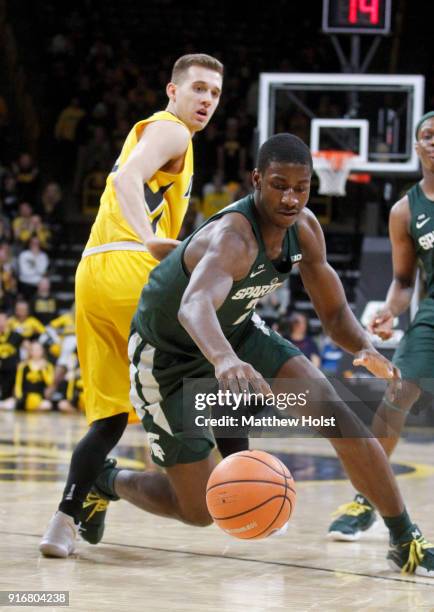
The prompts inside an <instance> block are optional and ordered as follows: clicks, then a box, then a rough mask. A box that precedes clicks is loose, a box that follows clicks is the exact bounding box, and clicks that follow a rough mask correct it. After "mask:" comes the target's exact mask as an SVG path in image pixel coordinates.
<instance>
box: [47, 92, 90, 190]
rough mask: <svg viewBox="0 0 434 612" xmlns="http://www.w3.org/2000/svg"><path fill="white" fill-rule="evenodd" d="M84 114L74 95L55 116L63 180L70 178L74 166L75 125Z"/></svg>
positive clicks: (55, 129)
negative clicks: (57, 115)
mask: <svg viewBox="0 0 434 612" xmlns="http://www.w3.org/2000/svg"><path fill="white" fill-rule="evenodd" d="M85 115H86V111H85V110H84V109H83V108H82V107H81V105H80V100H79V98H78V97H77V96H75V97H74V98H72V99H71V101H70V102H69V104H68V106H66V107H65V108H64V109H63V110H62V111H61V112H60V114H59V117H58V118H57V122H56V126H55V128H54V135H55V137H56V140H57V142H58V143H59V159H60V161H61V164H62V175H63V177H64V179H65V180H67V179H69V178H70V176H71V173H72V170H73V168H74V164H75V157H76V152H77V141H76V132H77V126H78V124H79V122H80V120H81V119H82V118H83V117H84V116H85Z"/></svg>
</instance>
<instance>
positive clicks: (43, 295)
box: [31, 276, 58, 325]
mask: <svg viewBox="0 0 434 612" xmlns="http://www.w3.org/2000/svg"><path fill="white" fill-rule="evenodd" d="M31 312H32V315H33V316H34V317H36V318H37V319H38V320H39V321H41V323H42V324H43V325H48V323H49V322H50V321H51V320H52V319H55V318H56V317H57V314H58V306H57V299H56V297H55V296H54V295H53V294H52V292H51V283H50V279H49V278H48V277H47V276H44V277H43V278H41V280H40V281H39V284H38V289H37V291H36V293H35V295H34V296H33V299H32V302H31Z"/></svg>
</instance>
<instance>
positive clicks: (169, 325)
mask: <svg viewBox="0 0 434 612" xmlns="http://www.w3.org/2000/svg"><path fill="white" fill-rule="evenodd" d="M231 213H241V214H242V215H244V216H245V217H246V218H247V219H248V221H249V222H250V224H251V226H252V230H253V233H254V235H255V238H256V241H257V244H258V254H257V257H256V259H255V261H254V263H253V265H252V266H251V268H250V270H249V272H248V274H247V275H246V276H245V277H244V278H243V279H241V280H239V281H236V282H234V283H233V285H232V288H231V290H230V292H229V295H228V296H227V298H226V300H225V301H224V303H223V304H222V306H221V307H220V308H219V310H218V311H217V317H218V320H219V323H220V325H221V328H222V330H223V333H224V335H225V337H226V338H227V339H228V340H229V342H230V343H231V345H232V346H233V347H234V348H236V347H237V346H238V344H239V342H240V341H241V340H242V338H243V336H244V334H245V332H246V330H247V329H248V325H249V322H250V320H251V318H252V316H253V314H254V311H255V306H256V304H257V303H258V301H259V300H260V299H261V297H263V296H265V295H267V294H269V293H271V292H273V291H275V290H276V289H278V288H279V287H281V286H282V284H283V282H284V281H285V280H286V279H287V278H288V276H289V273H290V272H291V268H292V266H293V264H294V263H296V262H298V261H300V260H301V258H302V254H301V250H300V246H299V243H298V237H297V228H296V226H295V225H294V226H292V227H290V228H289V229H288V230H287V231H286V233H285V236H284V240H283V244H282V254H281V257H280V259H279V261H278V262H276V261H274V262H273V261H271V260H270V259H269V258H268V257H267V255H266V250H265V245H264V241H263V239H262V235H261V231H260V228H259V221H258V213H257V210H256V207H255V203H254V199H253V196H251V195H249V196H247V197H246V198H243V199H241V200H239V201H238V202H235V203H234V204H231V205H230V206H227V207H226V208H224V209H223V210H222V211H220V212H219V213H217V214H216V215H214V216H213V217H211V218H210V219H208V220H207V221H206V222H205V223H204V224H203V225H202V226H201V227H199V228H198V229H197V230H196V231H195V232H194V233H193V234H192V235H191V236H190V237H189V238H187V239H186V240H184V241H183V242H182V243H181V245H180V246H179V247H178V248H177V249H175V250H174V251H173V252H172V253H171V254H170V255H169V256H168V257H166V258H165V259H164V260H163V261H162V262H161V263H160V264H159V265H158V266H157V267H156V268H155V269H154V270H153V271H152V273H151V275H150V277H149V281H148V283H147V284H146V285H145V287H144V289H143V291H142V295H141V297H140V301H139V305H138V307H137V310H136V313H135V316H134V319H133V326H134V328H135V330H136V331H137V332H138V333H139V334H140V335H141V336H142V338H144V339H146V341H147V342H148V343H149V344H151V345H152V346H154V347H156V348H158V349H160V350H162V351H165V352H168V353H172V354H173V353H176V354H180V353H184V354H185V353H187V354H192V355H194V354H197V352H198V350H199V349H198V347H197V346H196V344H195V343H194V341H193V340H192V339H191V338H190V336H189V335H188V333H187V332H186V331H185V329H184V328H183V327H182V326H181V324H180V323H179V321H178V311H179V307H180V303H181V299H182V296H183V294H184V291H185V289H186V287H187V285H188V282H189V273H188V271H187V269H186V267H185V264H184V252H185V249H186V248H187V246H188V244H189V243H190V241H191V240H192V238H193V237H194V236H195V235H196V233H197V232H199V231H200V230H201V229H202V228H203V227H205V226H206V225H208V224H209V223H211V222H213V221H215V220H216V219H219V218H221V217H223V216H224V215H229V214H231ZM209 274H210V275H212V274H213V271H212V269H210V270H209Z"/></svg>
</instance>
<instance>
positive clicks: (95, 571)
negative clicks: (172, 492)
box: [0, 413, 434, 612]
mask: <svg viewBox="0 0 434 612" xmlns="http://www.w3.org/2000/svg"><path fill="white" fill-rule="evenodd" d="M84 430H85V424H84V419H83V418H82V417H67V416H62V415H56V414H42V415H25V414H24V415H22V414H10V413H0V496H1V504H0V590H16V589H18V590H43V589H46V590H68V591H69V592H70V607H69V609H70V610H74V611H75V610H77V611H78V610H80V611H86V612H93V611H98V612H101V611H110V612H111V611H123V610H128V612H135V611H136V610H137V611H139V610H140V611H147V610H149V611H152V612H157V611H158V612H159V611H169V610H176V611H178V610H179V611H183V612H184V611H186V612H187V611H188V612H190V611H191V612H196V611H204V612H206V611H210V610H213V611H214V610H216V611H219V612H220V611H222V612H241V611H243V612H244V611H246V612H247V611H248V612H262V611H265V610H273V611H274V610H276V611H277V610H291V611H292V610H293V611H295V612H304V611H307V610H318V611H319V610H321V611H339V612H346V611H348V612H349V611H351V612H354V611H356V610H363V611H364V612H365V611H372V610H376V611H377V610H378V611H379V610H393V611H401V610H411V611H413V610H431V611H434V580H430V579H427V578H414V577H408V576H402V575H400V574H395V573H392V572H390V571H389V569H388V566H387V564H386V560H385V554H386V551H387V536H386V530H385V528H384V527H383V526H382V525H379V526H378V529H377V530H376V531H374V532H372V533H369V535H366V537H365V539H364V540H361V541H360V542H357V543H333V542H327V541H326V540H325V538H324V534H325V532H326V529H327V526H328V524H329V522H330V514H331V512H332V511H334V510H335V509H336V507H337V506H338V505H339V504H342V503H345V502H347V501H349V500H350V499H351V498H352V490H351V488H350V486H349V484H348V481H346V480H344V479H336V478H341V476H340V470H339V466H338V464H337V462H336V461H335V460H334V459H333V456H334V453H333V451H332V449H331V448H330V447H329V445H328V443H327V442H325V441H323V440H318V439H302V440H288V441H286V440H254V441H253V442H252V444H251V446H252V448H253V447H255V448H265V449H266V450H270V451H272V452H276V453H277V452H281V453H290V455H289V459H288V463H289V465H290V467H291V466H292V465H294V468H293V469H294V472H295V476H296V480H297V491H298V501H297V507H296V511H295V514H294V517H293V519H292V520H291V525H290V528H289V530H288V532H287V534H286V535H285V536H283V537H272V538H269V539H267V540H263V541H257V542H254V541H252V542H242V541H238V540H235V539H233V538H231V537H229V536H227V535H226V534H224V533H223V532H222V531H220V530H219V529H218V528H217V527H215V526H211V527H208V528H204V529H200V528H193V527H188V526H185V525H183V524H181V523H177V522H175V521H170V520H167V519H163V518H159V517H155V516H152V515H149V514H146V513H144V512H141V511H140V510H138V509H136V508H135V507H133V506H130V505H129V504H127V503H126V502H122V501H120V502H117V503H113V504H111V507H110V509H109V515H108V524H107V529H106V534H105V537H104V543H103V544H100V545H99V546H91V545H89V544H87V543H86V542H83V541H80V542H79V544H78V547H77V552H76V554H75V555H74V556H73V557H70V558H69V559H66V560H59V559H45V558H43V557H42V556H41V555H40V554H39V552H38V542H39V540H40V537H41V535H42V533H43V531H44V529H45V526H46V524H47V521H48V520H49V518H50V515H51V513H52V512H53V510H54V509H55V507H56V505H57V502H58V498H59V495H60V493H61V491H62V487H63V482H64V478H65V471H66V469H67V463H68V457H69V454H70V451H71V448H72V446H73V444H74V442H75V441H76V440H77V439H78V438H79V437H80V436H81V434H82V433H83V431H84ZM416 437H417V436H416ZM410 439H411V438H407V439H405V440H403V441H401V442H400V445H399V447H398V450H397V452H396V454H395V456H394V463H395V464H400V466H401V470H402V471H404V472H407V473H404V474H402V475H400V476H399V482H400V486H401V487H402V491H403V493H404V496H405V498H406V502H407V506H408V508H409V510H410V512H411V514H412V516H413V517H414V519H415V520H416V521H417V522H418V523H419V525H420V526H421V527H422V528H423V531H424V534H425V535H426V537H428V538H431V540H432V539H434V520H433V517H434V512H433V507H434V503H433V502H434V442H433V441H430V440H429V439H428V440H427V439H426V438H424V439H423V441H420V442H417V441H409V440H410ZM431 440H432V438H431ZM117 454H118V456H119V457H120V458H121V459H120V464H121V465H124V466H125V467H134V468H140V467H142V466H143V464H144V463H145V464H146V463H147V462H148V461H149V457H148V455H147V453H146V452H145V451H144V435H143V433H142V430H141V428H140V426H133V427H130V428H129V429H128V431H127V432H126V434H125V435H124V438H123V439H122V441H121V444H120V446H119V448H118V450H117ZM398 467H399V466H398ZM26 609H27V610H31V609H32V610H33V609H35V610H36V609H37V608H30V607H27V608H26ZM38 609H40V608H38ZM51 609H57V608H51ZM58 609H59V610H60V608H58Z"/></svg>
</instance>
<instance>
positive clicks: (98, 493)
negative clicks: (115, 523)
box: [78, 459, 119, 544]
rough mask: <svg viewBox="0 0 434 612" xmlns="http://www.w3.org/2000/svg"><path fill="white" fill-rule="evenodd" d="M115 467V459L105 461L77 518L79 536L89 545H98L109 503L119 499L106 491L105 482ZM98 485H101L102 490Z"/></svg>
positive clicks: (114, 470) (102, 533)
mask: <svg viewBox="0 0 434 612" xmlns="http://www.w3.org/2000/svg"><path fill="white" fill-rule="evenodd" d="M115 466H116V459H106V461H105V462H104V467H103V470H102V472H101V474H99V476H98V478H97V479H96V481H95V483H94V485H93V486H92V488H91V490H90V491H89V493H88V495H87V497H86V499H85V500H84V502H83V506H82V509H81V512H80V514H79V516H78V520H79V532H80V535H81V537H82V538H83V539H84V540H86V542H89V544H98V542H100V541H101V540H102V536H103V535H104V528H105V517H106V514H107V509H108V505H109V503H110V501H115V500H117V499H119V497H118V496H117V495H114V494H111V493H110V492H109V491H107V480H108V479H109V478H110V475H112V474H113V472H114V473H116V472H117V471H118V470H117V469H116V467H115ZM98 483H100V484H101V486H102V487H103V488H102V489H101V488H100V487H99V486H98ZM109 490H110V489H109Z"/></svg>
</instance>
